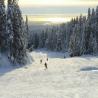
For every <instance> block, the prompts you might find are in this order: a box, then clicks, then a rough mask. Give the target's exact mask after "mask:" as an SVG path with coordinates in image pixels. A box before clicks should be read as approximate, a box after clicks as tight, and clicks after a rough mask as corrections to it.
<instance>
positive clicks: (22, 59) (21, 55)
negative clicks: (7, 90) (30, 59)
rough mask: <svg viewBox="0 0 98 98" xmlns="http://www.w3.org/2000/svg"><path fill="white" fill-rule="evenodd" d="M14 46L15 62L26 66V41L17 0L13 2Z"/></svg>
mask: <svg viewBox="0 0 98 98" xmlns="http://www.w3.org/2000/svg"><path fill="white" fill-rule="evenodd" d="M13 6H14V12H13V44H12V51H11V52H12V56H13V62H14V63H19V64H24V63H26V56H27V55H26V47H27V45H26V41H25V32H24V25H23V18H22V15H21V11H20V8H19V6H18V2H17V0H13Z"/></svg>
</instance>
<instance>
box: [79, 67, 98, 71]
mask: <svg viewBox="0 0 98 98" xmlns="http://www.w3.org/2000/svg"><path fill="white" fill-rule="evenodd" d="M80 71H98V67H85V68H81V69H80Z"/></svg>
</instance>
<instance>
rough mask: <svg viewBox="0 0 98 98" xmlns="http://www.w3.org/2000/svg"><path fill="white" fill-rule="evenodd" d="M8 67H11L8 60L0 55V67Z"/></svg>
mask: <svg viewBox="0 0 98 98" xmlns="http://www.w3.org/2000/svg"><path fill="white" fill-rule="evenodd" d="M9 65H11V63H10V62H9V60H8V58H7V57H6V56H5V55H3V54H0V67H4V66H6V67H7V66H9Z"/></svg>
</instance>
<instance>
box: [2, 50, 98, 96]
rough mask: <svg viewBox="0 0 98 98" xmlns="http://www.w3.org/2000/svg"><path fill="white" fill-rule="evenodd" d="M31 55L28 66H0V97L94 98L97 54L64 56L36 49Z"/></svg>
mask: <svg viewBox="0 0 98 98" xmlns="http://www.w3.org/2000/svg"><path fill="white" fill-rule="evenodd" d="M31 55H32V56H33V59H34V62H33V63H32V64H31V65H27V66H24V67H17V68H15V67H11V66H10V67H9V66H0V98H98V58H97V57H94V56H82V57H74V58H68V57H67V58H65V59H64V58H63V57H64V54H63V53H57V52H47V51H40V50H37V51H34V52H32V53H31ZM47 57H48V58H49V61H46V58H47ZM40 59H42V60H43V62H42V64H40ZM0 60H1V59H0ZM3 61H4V60H3ZM45 62H47V64H48V69H47V70H45V67H44V63H45ZM4 64H6V63H4Z"/></svg>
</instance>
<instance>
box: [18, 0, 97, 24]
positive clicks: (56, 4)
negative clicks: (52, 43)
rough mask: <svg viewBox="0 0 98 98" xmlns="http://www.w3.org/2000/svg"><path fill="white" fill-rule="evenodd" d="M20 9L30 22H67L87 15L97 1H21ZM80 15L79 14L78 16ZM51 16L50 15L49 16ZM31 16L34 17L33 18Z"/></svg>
mask: <svg viewBox="0 0 98 98" xmlns="http://www.w3.org/2000/svg"><path fill="white" fill-rule="evenodd" d="M19 5H20V8H21V10H22V12H23V14H25V15H29V21H37V22H38V21H44V22H45V21H49V22H58V23H60V22H67V21H70V20H71V19H72V18H74V17H76V16H79V15H80V14H83V15H86V14H87V9H88V8H89V7H91V8H93V7H94V8H95V7H96V6H97V5H98V1H97V0H93V1H92V0H19ZM77 13H78V14H77ZM47 14H49V15H47ZM30 15H33V16H32V17H31V16H30Z"/></svg>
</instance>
